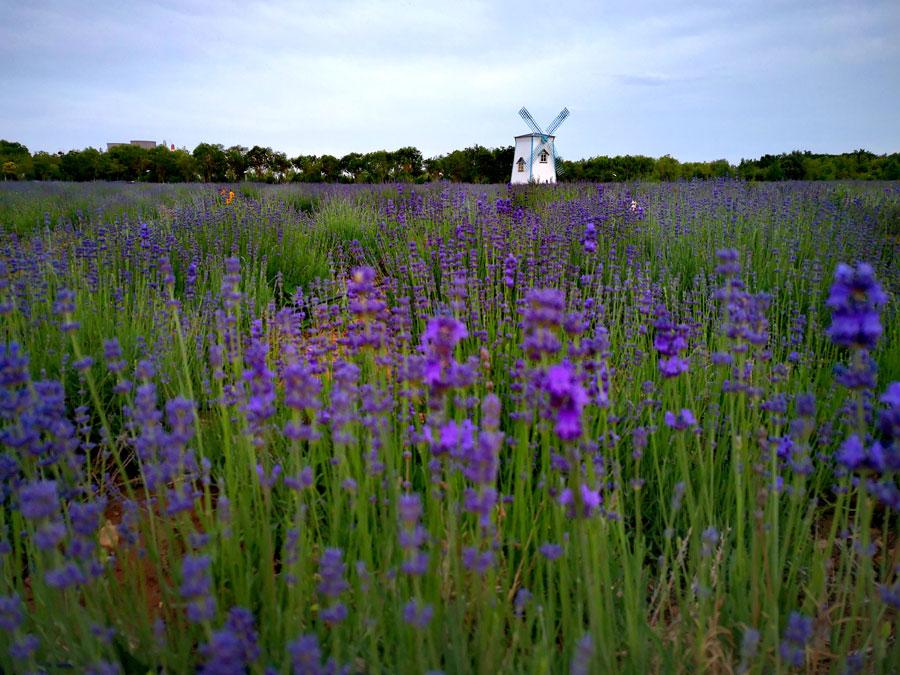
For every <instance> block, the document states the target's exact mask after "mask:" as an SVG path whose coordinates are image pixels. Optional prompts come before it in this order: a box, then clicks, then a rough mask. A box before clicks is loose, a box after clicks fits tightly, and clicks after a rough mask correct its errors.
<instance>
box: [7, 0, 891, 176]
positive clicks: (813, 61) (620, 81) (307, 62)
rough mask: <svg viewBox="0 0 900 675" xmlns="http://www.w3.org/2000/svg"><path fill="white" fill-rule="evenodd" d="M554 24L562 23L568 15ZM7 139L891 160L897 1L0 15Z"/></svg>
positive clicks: (37, 7) (32, 1)
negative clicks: (554, 126) (564, 116)
mask: <svg viewBox="0 0 900 675" xmlns="http://www.w3.org/2000/svg"><path fill="white" fill-rule="evenodd" d="M557 4H558V6H555V5H557ZM0 92H2V97H0V98H2V102H0V138H6V139H8V140H16V141H19V142H22V143H24V144H25V145H27V146H28V147H29V149H31V150H32V151H36V150H48V151H51V152H55V151H57V150H68V149H71V148H83V147H86V146H94V147H101V148H105V143H106V142H107V141H123V140H124V141H127V140H131V139H151V140H156V141H162V140H166V141H167V142H168V143H174V144H176V145H177V146H179V147H181V146H184V147H187V148H188V149H193V148H194V146H196V145H197V144H198V143H200V142H203V141H206V142H213V143H222V144H224V145H226V146H228V145H234V144H241V145H245V146H251V145H254V144H259V145H268V146H271V147H272V148H274V149H277V150H283V151H285V152H287V153H288V155H289V156H294V155H297V154H301V153H302V154H323V153H329V154H333V155H337V156H341V155H343V154H345V153H347V152H351V151H360V152H367V151H370V150H377V149H382V148H385V149H396V148H398V147H401V146H404V145H413V146H416V147H417V148H419V149H420V150H421V151H422V153H423V154H424V155H425V156H426V157H428V156H433V155H436V154H441V153H445V152H448V151H450V150H453V149H457V148H462V147H465V146H469V145H473V144H476V143H478V144H480V145H484V146H488V147H495V146H501V145H510V144H512V142H513V140H512V139H513V136H515V135H516V134H521V133H526V132H527V131H528V129H527V127H526V126H525V124H524V122H522V120H521V119H520V118H519V117H518V115H517V111H518V110H519V108H520V107H521V106H523V105H524V106H526V107H527V108H528V109H529V110H530V111H531V113H532V114H533V115H534V117H535V118H536V119H537V121H538V123H539V124H542V125H544V124H546V123H547V122H549V121H550V120H551V119H552V118H553V117H554V116H555V115H556V113H557V112H559V110H560V109H561V108H562V107H563V106H568V108H569V110H571V112H572V114H571V116H570V117H569V119H568V120H567V121H566V122H565V123H564V124H563V125H562V126H561V127H560V129H559V132H558V138H557V149H558V151H559V153H560V155H562V156H563V157H565V158H570V159H576V158H580V157H591V156H595V155H615V154H645V155H650V156H654V157H657V156H660V155H664V154H671V155H672V156H673V157H676V158H677V159H680V160H682V161H695V160H712V159H717V158H726V159H728V160H730V161H732V162H736V161H738V160H740V159H741V158H742V157H748V158H750V157H758V156H760V155H762V154H765V153H778V152H784V151H790V150H793V149H804V150H812V151H814V152H844V151H851V150H855V149H857V148H866V149H868V150H871V151H873V152H876V153H879V154H880V153H884V152H897V151H900V1H898V0H885V1H884V2H881V1H876V0H873V1H871V2H834V1H832V0H815V1H811V2H796V1H795V2H789V1H779V0H766V1H758V2H738V1H731V0H716V1H714V2H693V3H680V2H677V1H676V0H667V1H660V2H656V1H653V2H643V1H641V0H626V1H618V0H616V1H613V2H601V1H597V2H575V3H567V2H559V3H553V2H550V1H549V0H544V1H543V2H540V3H530V2H521V1H520V2H507V1H505V0H504V1H502V2H501V1H499V0H497V1H494V2H473V1H467V0H442V1H441V2H424V1H422V0H405V1H398V2H379V1H377V0H369V1H351V2H341V1H338V0H330V1H326V0H320V1H318V2H246V3H244V2H229V1H227V0H217V1H216V2H206V1H201V0H171V1H164V2H128V1H127V0H116V1H113V2H109V1H106V0H102V1H96V2H86V1H85V0H79V1H78V2H42V1H40V0H28V1H19V0H0Z"/></svg>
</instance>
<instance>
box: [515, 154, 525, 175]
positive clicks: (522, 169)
mask: <svg viewBox="0 0 900 675" xmlns="http://www.w3.org/2000/svg"><path fill="white" fill-rule="evenodd" d="M516 166H517V167H518V172H519V173H525V160H524V159H522V158H521V157H519V161H518V162H516Z"/></svg>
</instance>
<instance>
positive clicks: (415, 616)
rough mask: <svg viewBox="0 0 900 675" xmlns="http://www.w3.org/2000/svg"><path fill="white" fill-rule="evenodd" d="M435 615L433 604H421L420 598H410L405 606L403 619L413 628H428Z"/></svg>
mask: <svg viewBox="0 0 900 675" xmlns="http://www.w3.org/2000/svg"><path fill="white" fill-rule="evenodd" d="M433 616H434V608H433V607H432V606H431V605H425V604H421V603H420V602H419V601H418V600H415V599H413V600H410V601H409V602H407V603H406V604H405V605H404V606H403V621H405V622H406V623H408V624H409V625H410V626H412V627H413V628H419V629H422V628H426V627H427V626H428V624H429V623H431V618H432V617H433Z"/></svg>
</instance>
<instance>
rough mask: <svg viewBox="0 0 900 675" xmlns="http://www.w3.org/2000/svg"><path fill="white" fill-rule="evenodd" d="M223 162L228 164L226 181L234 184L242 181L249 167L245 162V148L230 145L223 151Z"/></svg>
mask: <svg viewBox="0 0 900 675" xmlns="http://www.w3.org/2000/svg"><path fill="white" fill-rule="evenodd" d="M225 161H226V162H227V163H228V172H227V177H228V180H232V181H235V182H239V181H242V180H244V176H245V175H246V173H247V167H249V166H250V163H249V161H248V160H247V148H245V147H244V146H242V145H232V146H231V147H230V148H228V149H227V150H226V151H225Z"/></svg>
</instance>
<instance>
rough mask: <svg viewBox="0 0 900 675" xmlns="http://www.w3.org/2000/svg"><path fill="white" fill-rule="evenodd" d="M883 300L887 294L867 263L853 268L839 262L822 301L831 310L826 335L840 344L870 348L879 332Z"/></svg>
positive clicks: (880, 330)
mask: <svg viewBox="0 0 900 675" xmlns="http://www.w3.org/2000/svg"><path fill="white" fill-rule="evenodd" d="M885 302H887V295H885V293H884V291H882V290H881V286H879V285H878V282H877V281H876V280H875V272H874V270H873V269H872V266H871V265H869V264H867V263H860V264H859V266H858V267H857V268H856V269H853V268H852V267H850V266H849V265H846V264H844V263H841V264H839V265H838V267H837V270H836V271H835V273H834V284H832V286H831V293H830V294H829V296H828V301H827V303H826V304H827V305H828V306H829V307H830V308H831V310H832V314H831V326H830V327H829V329H828V337H830V338H831V340H832V341H833V342H834V343H835V344H838V345H841V346H843V347H850V348H853V349H872V348H874V347H875V343H876V342H878V338H879V337H881V333H882V328H881V320H880V316H879V312H878V308H879V307H881V306H882V305H883V304H884V303H885Z"/></svg>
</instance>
